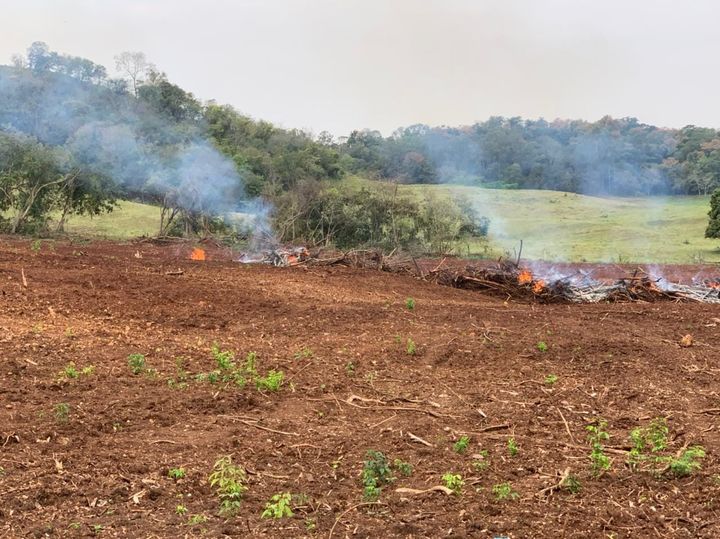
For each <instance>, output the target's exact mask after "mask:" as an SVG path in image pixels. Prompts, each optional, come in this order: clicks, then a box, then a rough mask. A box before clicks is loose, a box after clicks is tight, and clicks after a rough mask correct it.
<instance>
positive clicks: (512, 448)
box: [507, 438, 520, 457]
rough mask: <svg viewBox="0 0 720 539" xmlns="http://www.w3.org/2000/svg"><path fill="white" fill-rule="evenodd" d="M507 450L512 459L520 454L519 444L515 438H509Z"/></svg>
mask: <svg viewBox="0 0 720 539" xmlns="http://www.w3.org/2000/svg"><path fill="white" fill-rule="evenodd" d="M507 450H508V454H509V455H510V456H511V457H514V456H515V455H517V454H518V453H519V452H520V448H519V447H518V445H517V442H516V441H515V438H508V441H507Z"/></svg>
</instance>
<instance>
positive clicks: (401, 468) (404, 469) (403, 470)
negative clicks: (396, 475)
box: [393, 459, 413, 477]
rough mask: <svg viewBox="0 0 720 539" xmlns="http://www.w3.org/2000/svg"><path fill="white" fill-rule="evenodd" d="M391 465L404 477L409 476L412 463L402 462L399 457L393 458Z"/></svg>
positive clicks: (411, 470)
mask: <svg viewBox="0 0 720 539" xmlns="http://www.w3.org/2000/svg"><path fill="white" fill-rule="evenodd" d="M393 466H394V467H395V469H396V470H397V471H398V472H400V475H404V476H405V477H410V476H411V475H412V472H413V467H412V464H410V463H409V462H404V461H402V460H400V459H395V461H394V462H393Z"/></svg>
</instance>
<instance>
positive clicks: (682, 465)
mask: <svg viewBox="0 0 720 539" xmlns="http://www.w3.org/2000/svg"><path fill="white" fill-rule="evenodd" d="M704 458H705V448H704V447H703V446H701V445H694V446H691V447H688V448H687V449H685V450H684V451H683V452H682V453H681V454H680V456H679V457H677V458H675V457H668V458H667V462H668V464H667V467H668V470H670V473H671V474H672V475H674V476H675V477H685V476H687V475H692V474H693V473H694V472H696V471H697V470H699V469H700V468H701V467H702V464H701V463H700V462H699V461H700V459H704Z"/></svg>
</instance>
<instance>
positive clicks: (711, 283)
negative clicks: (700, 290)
mask: <svg viewBox="0 0 720 539" xmlns="http://www.w3.org/2000/svg"><path fill="white" fill-rule="evenodd" d="M703 284H704V285H705V286H707V287H708V288H715V289H720V279H714V280H711V279H706V280H705V281H704V283H703Z"/></svg>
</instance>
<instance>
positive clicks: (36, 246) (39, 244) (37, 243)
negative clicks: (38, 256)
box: [30, 240, 42, 253]
mask: <svg viewBox="0 0 720 539" xmlns="http://www.w3.org/2000/svg"><path fill="white" fill-rule="evenodd" d="M30 249H32V250H33V251H34V252H36V253H39V252H40V249H42V240H35V241H33V242H32V243H31V244H30Z"/></svg>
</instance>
